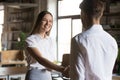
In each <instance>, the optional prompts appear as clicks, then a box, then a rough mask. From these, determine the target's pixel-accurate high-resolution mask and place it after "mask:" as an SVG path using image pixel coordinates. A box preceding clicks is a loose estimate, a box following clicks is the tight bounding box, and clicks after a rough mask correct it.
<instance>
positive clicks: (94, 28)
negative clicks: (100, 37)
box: [89, 24, 103, 31]
mask: <svg viewBox="0 0 120 80" xmlns="http://www.w3.org/2000/svg"><path fill="white" fill-rule="evenodd" d="M89 30H97V31H98V30H100V31H101V30H103V27H102V25H100V24H94V25H92V27H91V28H90V29H89Z"/></svg>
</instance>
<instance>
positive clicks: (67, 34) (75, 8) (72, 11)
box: [57, 0, 82, 61]
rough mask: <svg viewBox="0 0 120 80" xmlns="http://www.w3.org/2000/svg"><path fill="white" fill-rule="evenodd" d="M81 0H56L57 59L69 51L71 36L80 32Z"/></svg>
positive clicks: (59, 59)
mask: <svg viewBox="0 0 120 80" xmlns="http://www.w3.org/2000/svg"><path fill="white" fill-rule="evenodd" d="M81 1H82V0H76V1H74V0H60V1H58V36H57V38H58V61H62V56H63V54H65V53H70V43H71V38H72V37H73V36H75V35H76V34H79V33H81V32H82V23H81V19H80V9H79V4H80V3H81Z"/></svg>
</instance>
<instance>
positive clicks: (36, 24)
mask: <svg viewBox="0 0 120 80" xmlns="http://www.w3.org/2000/svg"><path fill="white" fill-rule="evenodd" d="M46 14H50V15H51V16H52V17H53V15H52V14H51V13H50V12H49V11H42V12H40V13H39V14H38V17H37V19H36V22H35V24H34V26H33V29H32V31H31V33H30V35H31V34H34V33H36V32H37V30H39V29H40V28H41V26H39V25H40V24H41V22H42V19H43V17H44V16H45V15H46ZM46 34H47V35H49V34H50V31H48V32H47V33H46Z"/></svg>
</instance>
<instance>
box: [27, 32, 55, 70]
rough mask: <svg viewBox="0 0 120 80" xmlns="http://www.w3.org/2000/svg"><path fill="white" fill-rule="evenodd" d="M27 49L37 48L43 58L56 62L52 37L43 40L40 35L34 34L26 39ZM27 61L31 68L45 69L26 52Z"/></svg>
mask: <svg viewBox="0 0 120 80" xmlns="http://www.w3.org/2000/svg"><path fill="white" fill-rule="evenodd" d="M26 42H27V44H28V45H27V47H35V48H37V49H38V50H39V51H40V52H41V54H42V56H43V57H44V58H46V59H48V60H50V61H53V60H54V53H55V52H54V51H55V50H54V44H53V41H52V39H51V38H50V37H48V36H47V37H46V38H42V37H40V36H39V35H38V34H34V35H31V36H29V37H28V38H27V39H26ZM26 60H27V62H28V67H29V68H39V69H45V67H44V66H43V65H41V64H39V63H38V62H37V61H36V60H35V59H34V58H33V57H32V56H31V55H30V54H29V53H28V51H27V50H26Z"/></svg>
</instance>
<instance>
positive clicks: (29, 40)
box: [26, 37, 37, 47]
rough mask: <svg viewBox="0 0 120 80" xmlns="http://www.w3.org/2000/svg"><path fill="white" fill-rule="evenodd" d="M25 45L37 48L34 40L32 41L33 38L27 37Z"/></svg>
mask: <svg viewBox="0 0 120 80" xmlns="http://www.w3.org/2000/svg"><path fill="white" fill-rule="evenodd" d="M26 43H27V46H28V47H37V43H36V41H35V39H33V38H29V37H28V38H27V39H26Z"/></svg>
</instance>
